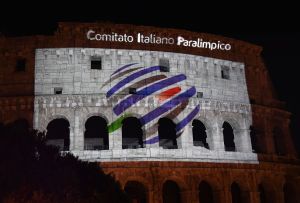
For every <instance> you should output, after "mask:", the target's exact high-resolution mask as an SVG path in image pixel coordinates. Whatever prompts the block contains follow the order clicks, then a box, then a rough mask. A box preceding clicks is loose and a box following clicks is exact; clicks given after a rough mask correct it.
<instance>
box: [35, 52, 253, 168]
mask: <svg viewBox="0 0 300 203" xmlns="http://www.w3.org/2000/svg"><path fill="white" fill-rule="evenodd" d="M70 53H71V54H70ZM93 57H101V59H102V67H103V69H101V70H94V69H91V59H92V58H93ZM160 58H164V59H168V60H169V64H170V72H167V73H166V75H167V76H174V75H177V74H180V73H185V75H186V76H187V80H185V81H183V82H181V83H180V84H179V85H180V87H181V88H182V89H184V88H185V89H186V88H189V87H191V86H192V85H194V86H195V87H196V90H197V91H198V92H202V93H203V98H197V97H196V95H195V96H194V97H192V98H191V99H190V102H189V105H188V107H187V108H186V109H187V110H188V111H191V110H192V109H193V108H195V106H197V105H200V111H199V113H198V114H197V115H196V116H195V118H196V119H199V120H201V121H202V122H204V123H206V125H205V126H206V129H207V133H208V134H209V135H208V142H209V145H210V150H207V149H206V148H204V147H196V146H194V145H193V137H192V130H191V129H192V125H191V123H190V124H189V125H187V126H186V127H185V129H184V131H183V134H182V136H180V137H178V138H177V142H178V143H180V144H181V146H180V149H176V150H170V149H167V150H166V149H162V147H159V146H158V145H157V144H149V145H146V146H145V148H140V149H124V150H122V134H121V129H119V130H118V131H116V132H114V133H113V134H112V135H111V134H110V136H109V143H110V147H109V150H108V151H97V152H95V151H90V152H89V151H83V149H84V136H83V135H84V131H85V128H84V124H85V123H86V120H87V119H88V118H89V117H91V116H93V115H100V116H102V117H104V118H105V119H106V120H107V121H108V123H109V124H110V123H112V122H113V120H115V119H117V116H116V115H114V113H113V111H112V109H113V106H115V105H116V104H118V103H120V100H121V99H120V98H122V96H123V95H122V94H121V93H117V95H116V98H115V100H113V101H110V100H109V99H107V98H106V97H105V92H107V91H108V89H109V88H111V87H112V86H113V85H115V84H114V82H113V81H112V82H110V83H109V84H108V85H106V86H104V88H101V86H103V84H104V83H105V81H107V78H109V77H110V75H111V74H112V73H113V72H114V71H115V70H116V69H117V68H118V67H122V66H123V65H125V64H132V63H137V64H136V66H137V67H140V66H143V67H145V66H146V67H149V66H155V65H157V64H159V59H160ZM35 64H36V65H35V115H34V117H35V118H34V120H35V121H34V128H36V129H39V130H41V131H43V130H46V127H47V125H48V123H49V122H50V121H51V120H53V119H54V118H58V117H64V118H66V119H67V120H68V121H69V123H70V129H71V132H70V138H71V146H70V149H71V151H73V152H74V153H75V154H76V155H78V156H79V157H81V158H83V159H86V160H94V161H114V160H117V161H120V160H124V161H125V160H139V161H143V160H147V161H148V160H183V161H208V162H211V161H213V162H216V161H217V162H228V161H229V162H230V161H234V162H254V163H255V162H256V161H257V158H256V155H255V154H253V153H252V148H251V141H250V135H249V130H248V129H249V127H250V125H251V123H252V118H251V108H250V104H249V99H248V93H247V86H246V82H245V75H244V65H243V64H242V63H238V62H231V61H225V60H218V59H213V58H208V57H201V56H194V55H187V54H175V53H169V52H154V51H151V52H149V51H135V50H116V49H78V48H68V49H37V51H36V63H35ZM187 64H188V65H187ZM225 65H226V66H227V67H229V68H230V71H229V73H230V79H222V78H221V67H222V66H225ZM138 70H139V69H138ZM150 74H151V76H153V75H158V74H160V72H156V73H150ZM144 77H146V76H143V78H144ZM133 83H134V81H132V82H130V83H128V85H132V84H133ZM55 88H62V94H61V95H55V93H54V89H55ZM166 88H169V87H166ZM160 91H164V88H162V90H160ZM123 94H124V93H123ZM157 95H158V93H155V94H153V95H150V96H148V97H146V98H145V99H144V100H141V101H139V102H137V103H136V104H134V105H133V107H132V108H130V109H128V110H127V111H126V112H125V113H129V114H135V115H136V116H137V117H141V116H142V115H144V114H146V113H147V112H149V111H151V110H153V109H155V108H156V107H158V106H160V105H162V104H160V103H159V102H157V101H156V99H155V97H156V96H157ZM119 97H120V98H119ZM167 113H168V112H167ZM167 113H166V114H167ZM185 114H186V113H184V112H183V113H181V114H180V115H179V116H178V118H177V119H180V120H182V118H183V117H184V115H185ZM163 116H164V115H161V117H163ZM158 119H159V117H158V118H156V119H155V120H153V121H152V122H150V123H148V124H146V125H145V126H144V129H145V132H144V133H145V134H146V133H147V130H146V129H147V128H148V127H151V125H153V124H155V123H156V122H157V121H158ZM224 121H227V122H229V123H230V124H231V125H232V126H233V129H234V134H235V142H236V147H237V150H236V151H237V152H225V150H224V142H223V134H222V124H223V122H224ZM174 122H176V120H175V121H174Z"/></svg>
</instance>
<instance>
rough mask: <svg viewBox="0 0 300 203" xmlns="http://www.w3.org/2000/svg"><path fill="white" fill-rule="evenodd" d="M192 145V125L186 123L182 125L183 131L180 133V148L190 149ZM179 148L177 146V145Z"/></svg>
mask: <svg viewBox="0 0 300 203" xmlns="http://www.w3.org/2000/svg"><path fill="white" fill-rule="evenodd" d="M192 147H193V131H192V125H191V124H188V125H187V126H185V127H184V131H183V133H182V134H181V148H182V149H191V148H192ZM178 148H179V146H178Z"/></svg>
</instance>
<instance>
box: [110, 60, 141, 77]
mask: <svg viewBox="0 0 300 203" xmlns="http://www.w3.org/2000/svg"><path fill="white" fill-rule="evenodd" d="M135 64H138V63H131V64H127V65H125V66H122V67H121V68H119V69H117V70H116V71H115V72H113V73H112V74H111V76H112V75H114V74H116V73H118V72H120V71H121V70H124V69H126V68H128V67H130V66H132V65H135Z"/></svg>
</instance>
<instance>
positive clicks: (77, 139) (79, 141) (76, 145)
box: [70, 108, 84, 150]
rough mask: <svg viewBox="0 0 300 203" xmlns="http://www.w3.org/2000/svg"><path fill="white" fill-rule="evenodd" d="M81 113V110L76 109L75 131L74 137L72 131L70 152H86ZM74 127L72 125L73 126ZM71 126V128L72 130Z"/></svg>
mask: <svg viewBox="0 0 300 203" xmlns="http://www.w3.org/2000/svg"><path fill="white" fill-rule="evenodd" d="M79 118H80V112H79V108H75V110H74V124H73V126H74V130H73V132H74V133H73V136H72V135H71V129H70V145H71V146H70V150H84V135H83V129H80V127H79V126H80V123H79V122H80V119H79ZM71 126H72V124H71ZM71 126H70V128H71Z"/></svg>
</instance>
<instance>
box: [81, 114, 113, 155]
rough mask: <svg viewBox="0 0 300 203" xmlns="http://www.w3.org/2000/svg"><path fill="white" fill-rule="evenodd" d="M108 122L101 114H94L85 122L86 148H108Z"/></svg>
mask: <svg viewBox="0 0 300 203" xmlns="http://www.w3.org/2000/svg"><path fill="white" fill-rule="evenodd" d="M108 146H109V145H108V129H107V122H106V120H105V119H104V118H102V117H100V116H92V117H90V118H89V119H87V121H86V122H85V132H84V149H85V150H104V149H108Z"/></svg>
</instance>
